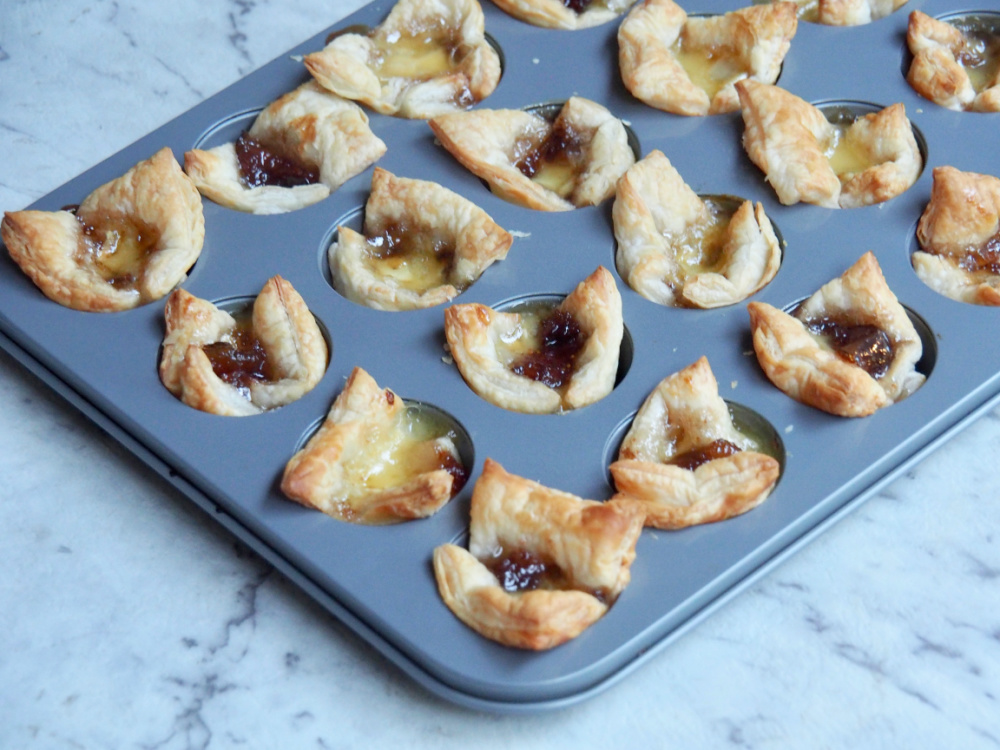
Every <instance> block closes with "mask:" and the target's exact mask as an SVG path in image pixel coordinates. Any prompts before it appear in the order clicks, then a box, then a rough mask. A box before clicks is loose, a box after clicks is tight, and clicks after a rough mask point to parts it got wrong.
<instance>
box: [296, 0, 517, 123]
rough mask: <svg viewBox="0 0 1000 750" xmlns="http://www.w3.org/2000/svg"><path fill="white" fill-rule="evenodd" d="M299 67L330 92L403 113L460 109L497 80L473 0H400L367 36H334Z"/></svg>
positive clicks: (486, 93)
mask: <svg viewBox="0 0 1000 750" xmlns="http://www.w3.org/2000/svg"><path fill="white" fill-rule="evenodd" d="M305 65H306V68H308V69H309V72H310V73H312V75H313V77H314V78H315V79H316V80H317V81H318V82H319V83H320V85H322V86H323V87H324V88H326V89H329V90H330V91H332V92H334V93H335V94H338V95H339V96H342V97H344V98H345V99H352V100H355V101H359V102H361V103H363V104H366V105H367V106H369V107H371V108H372V109H374V110H375V111H376V112H380V113H382V114H385V115H396V116H399V117H410V118H427V117H433V116H434V115H437V114H441V113H442V112H450V111H453V110H456V109H458V110H461V109H467V108H469V107H471V106H472V105H473V104H476V103H477V102H479V101H482V100H483V99H485V98H486V97H487V96H489V95H490V94H491V93H493V89H495V88H496V85H497V83H498V82H499V81H500V57H499V55H497V52H496V50H494V49H493V46H492V45H491V44H490V43H489V42H488V41H487V40H486V37H485V31H484V20H483V10H482V8H481V7H480V6H479V3H478V2H477V1H476V0H399V2H398V3H396V5H395V6H394V7H393V9H392V10H391V11H390V13H389V15H388V16H387V17H386V18H385V20H384V21H383V22H382V23H381V24H379V25H378V26H377V27H375V28H374V29H372V30H371V32H370V33H368V34H359V33H350V32H348V31H345V33H341V34H338V35H336V36H335V37H334V38H333V39H331V40H330V42H329V43H328V44H327V45H326V47H324V48H323V49H322V50H320V51H318V52H313V53H311V54H309V55H306V56H305Z"/></svg>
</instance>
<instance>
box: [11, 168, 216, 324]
mask: <svg viewBox="0 0 1000 750" xmlns="http://www.w3.org/2000/svg"><path fill="white" fill-rule="evenodd" d="M0 235H2V236H3V242H4V244H5V245H6V246H7V251H8V252H9V253H10V257H11V258H12V259H13V260H14V262H15V263H17V265H19V266H20V267H21V269H22V270H23V271H24V272H25V274H27V275H28V277H29V278H30V279H31V280H32V281H33V282H34V283H35V285H36V286H37V287H38V288H39V289H41V290H42V292H44V293H45V296H47V297H48V298H49V299H52V300H54V301H55V302H58V303H59V304H60V305H63V306H65V307H71V308H73V309H75V310H87V311H92V312H110V311H116V310H127V309H130V308H133V307H136V306H138V305H144V304H146V303H148V302H152V301H153V300H157V299H160V298H161V297H163V296H164V295H165V294H167V292H169V291H170V290H171V289H173V288H174V287H175V286H176V285H177V284H179V283H180V282H181V281H183V280H184V278H185V275H186V274H187V271H188V269H189V268H191V266H192V265H194V262H195V261H196V260H197V259H198V256H199V255H200V254H201V248H202V244H203V242H204V240H205V217H204V214H203V213H202V206H201V196H200V195H199V194H198V191H197V190H196V189H195V187H194V185H193V184H192V183H191V180H189V179H188V178H187V176H186V175H185V174H184V173H183V172H182V171H181V168H180V166H179V165H178V164H177V161H176V160H175V159H174V156H173V154H172V153H171V151H170V149H168V148H163V149H160V150H159V151H157V152H156V153H155V154H153V156H152V157H150V158H149V159H147V160H145V161H142V162H139V163H138V164H136V165H135V166H134V167H132V168H131V169H130V170H128V172H126V173H125V174H124V175H122V176H121V177H118V178H117V179H114V180H112V181H111V182H108V183H106V184H104V185H102V186H101V187H99V188H97V189H96V190H95V191H94V192H92V193H91V194H90V195H88V196H87V197H86V198H85V199H84V200H83V202H82V203H81V204H80V206H79V207H78V208H77V209H76V211H75V215H74V212H71V211H9V212H6V213H5V214H4V218H3V223H2V224H0Z"/></svg>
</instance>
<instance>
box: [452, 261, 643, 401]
mask: <svg viewBox="0 0 1000 750" xmlns="http://www.w3.org/2000/svg"><path fill="white" fill-rule="evenodd" d="M444 316H445V323H444V330H445V336H446V337H447V339H448V347H449V349H450V350H451V356H452V357H453V358H454V360H455V364H456V365H457V366H458V370H459V372H461V373H462V377H463V378H465V382H466V383H468V384H469V387H470V388H472V390H474V391H475V392H476V393H478V394H479V395H480V396H481V397H483V398H484V399H486V400H487V401H489V402H490V403H491V404H494V405H496V406H500V407H502V408H504V409H510V410H511V411H518V412H525V413H528V414H551V413H554V412H558V411H564V410H569V409H579V408H581V407H583V406H587V405H588V404H592V403H594V402H595V401H599V400H600V399H602V398H604V397H605V396H607V395H608V394H609V393H610V392H611V390H612V388H614V385H615V376H616V375H617V372H618V355H619V351H620V349H621V342H622V337H623V336H624V323H623V321H622V301H621V295H620V294H619V293H618V287H617V286H616V285H615V281H614V278H613V277H612V275H611V272H610V271H608V270H607V269H606V268H604V267H603V266H602V267H599V268H598V269H597V270H596V271H594V273H592V274H591V275H590V276H588V277H587V278H586V279H584V280H583V281H582V282H580V283H579V284H578V285H577V286H576V288H575V289H574V290H573V291H572V292H570V293H569V294H568V295H567V296H566V297H565V298H564V299H563V301H562V302H561V303H559V305H558V306H556V307H555V308H554V309H553V308H552V307H543V308H541V309H536V310H531V311H529V310H524V311H520V312H497V311H495V310H493V309H491V308H489V307H487V306H485V305H480V304H477V303H470V304H465V305H453V306H451V307H449V308H447V309H446V310H445V311H444Z"/></svg>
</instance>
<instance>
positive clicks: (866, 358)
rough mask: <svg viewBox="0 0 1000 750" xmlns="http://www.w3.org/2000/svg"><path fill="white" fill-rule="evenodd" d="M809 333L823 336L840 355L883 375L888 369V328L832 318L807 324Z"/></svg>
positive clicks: (891, 351) (890, 354)
mask: <svg viewBox="0 0 1000 750" xmlns="http://www.w3.org/2000/svg"><path fill="white" fill-rule="evenodd" d="M806 327H807V328H808V329H809V331H810V332H812V333H814V334H817V335H820V336H822V337H824V338H825V339H826V340H827V341H828V342H829V343H830V345H831V346H832V347H833V350H834V351H835V352H836V353H837V355H838V356H839V357H840V358H841V359H843V360H845V361H847V362H851V363H853V364H855V365H857V366H858V367H860V368H861V369H862V370H864V371H865V372H867V373H868V374H869V375H871V376H872V377H873V378H876V379H878V378H880V377H882V376H883V375H885V374H886V372H888V371H889V365H890V364H891V363H892V358H893V347H892V341H891V340H890V339H889V336H888V334H886V332H885V331H883V330H882V329H880V328H878V327H877V326H873V325H865V324H861V325H849V324H844V323H841V322H840V321H837V320H834V319H832V318H820V319H818V320H811V321H808V322H807V323H806Z"/></svg>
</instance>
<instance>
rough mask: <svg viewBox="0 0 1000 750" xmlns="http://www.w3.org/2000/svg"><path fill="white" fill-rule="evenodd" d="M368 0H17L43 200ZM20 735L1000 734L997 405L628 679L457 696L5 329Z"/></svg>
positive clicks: (539, 743)
mask: <svg viewBox="0 0 1000 750" xmlns="http://www.w3.org/2000/svg"><path fill="white" fill-rule="evenodd" d="M357 4H358V3H357V2H356V0H346V1H340V2H337V1H334V2H329V1H328V2H319V0H281V1H280V2H278V0H229V1H228V2H227V0H171V2H169V3H152V2H140V1H138V0H136V1H134V2H125V1H124V0H121V1H119V2H114V1H112V0H94V1H91V2H88V1H86V0H58V2H57V1H56V0H0V208H2V209H4V210H12V209H18V208H22V207H24V206H25V205H27V204H29V203H30V202H32V201H33V200H35V199H36V198H38V197H40V196H42V195H44V194H45V193H46V192H48V191H49V190H51V189H53V188H55V187H56V186H58V185H60V184H61V183H63V182H65V181H66V180H68V179H70V178H71V177H73V176H75V175H77V174H78V173H80V172H81V171H83V170H84V169H85V168H87V167H89V166H91V165H93V164H95V163H97V162H99V161H101V160H103V159H104V158H106V157H108V156H110V155H111V154H113V153H114V152H116V151H117V150H119V149H120V148H122V147H124V146H126V145H127V144H129V143H130V142H132V141H133V140H135V139H136V138H137V137H139V136H141V135H144V134H145V133H147V132H149V131H150V130H152V129H154V128H155V127H156V126H158V125H160V124H162V123H163V122H165V121H166V120H168V119H170V118H171V117H173V116H175V115H177V114H180V113H182V112H183V111H185V110H186V109H188V108H189V107H190V106H192V105H194V104H195V103H197V102H198V101H200V100H201V99H203V98H204V97H207V96H210V95H211V94H212V93H214V92H215V91H217V90H219V89H220V88H222V87H223V86H224V85H226V84H228V83H230V82H232V81H233V80H236V79H237V78H239V77H240V76H242V75H244V74H246V73H247V72H249V71H251V70H253V69H254V68H256V67H258V66H260V65H262V64H263V63H265V62H267V61H269V60H270V59H272V58H273V57H275V56H277V55H278V54H281V53H282V52H284V51H285V50H287V49H288V48H289V47H291V46H293V45H294V44H296V43H298V42H299V41H302V40H303V39H305V38H307V37H309V36H311V35H313V34H315V33H317V32H319V31H321V30H322V29H324V28H326V27H328V26H330V25H332V24H333V23H334V22H335V21H337V20H338V19H339V18H340V17H342V16H343V15H346V14H347V13H348V12H350V11H351V10H353V9H354V7H356V5H357ZM0 380H2V384H3V385H2V387H0V477H2V488H0V571H2V575H0V748H32V749H34V748H87V749H88V750H89V749H96V748H163V749H170V750H174V749H180V748H231V747H232V748H237V747H240V748H242V747H252V748H275V747H281V748H300V747H301V748H341V747H387V746H392V747H398V748H405V747H428V748H430V747H442V748H449V747H469V746H472V745H475V746H477V747H482V748H528V747H551V746H554V745H555V744H556V743H559V745H561V746H571V747H601V748H608V747H622V746H631V747H668V746H669V747H685V748H694V747H726V746H733V747H744V748H774V747H795V748H804V747H808V748H828V747H851V748H857V747H892V748H895V747H914V748H916V747H921V748H923V747H927V748H943V747H951V748H959V747H961V748H991V747H997V746H1000V703H998V698H1000V606H998V605H1000V542H998V538H1000V534H998V529H1000V474H998V472H997V470H996V466H997V456H998V455H1000V415H998V414H997V413H990V414H988V415H986V416H985V417H983V418H982V419H980V420H979V421H978V422H977V423H975V424H974V425H973V426H972V427H970V428H969V429H967V430H966V431H965V432H963V433H961V434H960V435H958V436H957V437H955V438H954V439H952V440H951V441H950V442H949V443H948V444H946V445H945V446H944V447H943V448H941V449H940V450H938V451H937V452H936V453H934V454H933V455H932V456H931V457H930V458H928V459H926V460H925V461H924V462H922V463H921V464H920V465H918V466H917V467H916V468H915V469H914V470H912V471H911V472H909V473H908V474H906V475H905V476H903V477H901V478H900V479H898V480H897V481H895V482H894V483H892V484H891V485H889V486H888V487H887V488H886V489H885V490H884V491H883V492H881V493H880V494H879V495H878V496H876V497H874V498H873V499H872V500H870V501H869V502H868V503H866V504H865V505H863V506H862V507H861V508H860V510H858V511H857V512H856V513H854V514H852V515H851V516H849V517H848V518H847V519H846V520H844V521H842V522H841V523H839V524H837V525H836V526H835V527H833V528H832V529H831V530H829V531H828V532H827V533H826V534H824V535H823V536H822V537H821V538H819V539H818V540H817V541H816V542H814V543H813V544H811V545H810V546H808V547H807V548H806V549H805V550H803V551H801V552H800V553H798V554H797V555H795V556H794V557H792V558H791V559H790V560H788V561H786V562H785V563H783V564H781V565H780V566H779V567H777V569H775V570H774V571H772V572H771V573H770V574H768V575H767V576H765V577H764V578H763V579H761V580H760V581H758V582H757V583H756V584H755V585H753V586H752V587H751V588H750V589H749V590H747V591H745V592H743V593H742V594H740V595H739V596H738V597H736V598H735V599H734V600H733V601H731V602H730V603H729V604H727V605H726V606H724V607H723V608H722V609H721V610H720V611H718V612H717V613H716V614H714V615H713V616H712V617H711V618H709V619H708V620H706V621H705V622H703V623H702V624H700V625H699V626H697V627H696V628H694V629H693V630H692V631H691V632H689V633H688V634H687V635H686V636H684V637H683V638H682V639H680V640H679V641H678V642H676V643H675V644H673V645H671V646H670V647H669V648H667V649H666V650H665V651H663V652H662V653H660V654H659V655H658V656H656V658H654V659H653V660H652V661H651V662H650V663H648V664H647V665H645V666H644V667H642V668H641V669H640V670H638V671H637V672H635V673H634V674H632V675H630V676H629V677H628V678H627V679H625V680H624V681H622V682H621V683H620V684H618V685H616V686H614V687H612V688H611V689H609V690H608V691H606V692H604V693H602V694H601V695H600V696H599V697H597V698H596V699H594V700H591V701H588V702H585V703H583V704H580V705H577V706H574V707H571V708H568V709H565V710H561V711H557V712H552V713H546V714H542V715H535V716H492V715H484V714H478V713H475V712H471V711H468V710H465V709H462V708H458V707H454V706H452V705H449V704H446V703H443V702H441V701H439V700H438V699H436V698H434V697H432V696H430V695H428V694H427V693H426V692H425V691H424V690H422V689H421V688H419V687H416V686H414V685H413V684H411V682H410V681H409V680H408V679H407V678H405V677H404V676H402V675H401V674H400V673H399V672H398V671H397V670H396V669H395V668H394V667H393V666H392V665H390V664H388V663H387V662H386V661H385V660H383V659H382V658H381V657H379V656H378V655H377V654H376V653H374V652H373V651H372V650H371V649H370V648H368V647H367V646H365V645H364V644H363V643H362V642H361V641H360V640H359V639H358V638H356V637H355V636H354V635H353V634H351V633H350V632H349V631H348V630H347V629H346V628H344V627H343V626H341V625H340V624H339V623H338V622H336V621H335V620H334V619H333V618H331V617H330V616H328V615H327V614H326V613H325V612H324V611H323V610H321V609H320V608H319V607H318V606H316V605H314V604H313V603H312V602H311V601H310V600H308V599H307V598H306V597H305V596H304V595H302V594H301V593H299V592H298V591H297V590H296V589H295V587H293V586H292V585H290V584H289V583H288V582H287V581H285V580H284V579H283V578H282V576H280V575H279V574H277V573H275V572H273V571H272V570H271V569H270V568H269V567H268V566H267V565H266V564H264V563H263V562H261V561H260V560H259V559H258V558H256V557H255V556H254V555H253V554H251V553H249V552H247V551H246V550H245V549H243V548H242V547H241V545H239V544H238V543H235V542H234V540H233V539H232V538H231V537H230V536H228V535H227V534H226V533H225V532H224V531H222V530H220V529H219V528H217V527H216V526H215V525H214V524H213V523H211V522H210V521H209V520H208V519H207V518H206V517H204V516H203V515H202V514H201V513H200V512H199V511H196V510H194V509H193V507H192V506H191V504H190V503H189V502H188V501H187V500H186V499H185V498H184V497H182V496H181V495H180V494H179V493H177V492H176V491H175V490H173V488H171V487H170V486H168V485H166V483H164V482H163V481H161V480H160V479H159V478H158V477H157V476H156V475H155V474H153V473H152V472H151V471H150V470H148V469H146V468H145V467H144V466H143V465H142V464H141V463H139V462H138V461H137V460H135V459H134V458H133V457H132V456H131V455H130V454H128V453H127V452H126V451H124V450H122V449H121V448H120V447H118V446H117V444H115V443H113V442H112V441H111V440H110V439H108V438H106V437H105V436H104V435H103V434H102V433H101V432H100V431H99V430H97V429H96V428H94V427H93V426H92V425H91V424H90V423H89V422H88V421H87V420H85V419H83V418H81V417H80V416H78V415H77V414H76V413H75V412H74V411H72V410H71V409H69V408H68V407H67V406H66V405H65V404H64V403H62V402H61V401H60V400H59V399H58V398H57V397H55V396H53V395H51V394H50V393H49V391H48V390H47V389H46V388H45V387H43V386H42V385H40V384H39V383H38V382H37V381H36V380H35V379H34V378H33V377H32V376H30V375H28V374H26V373H25V372H24V371H23V370H22V369H21V368H20V366H18V365H17V364H16V363H14V362H13V361H12V360H11V359H10V357H9V356H7V355H6V354H0Z"/></svg>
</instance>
